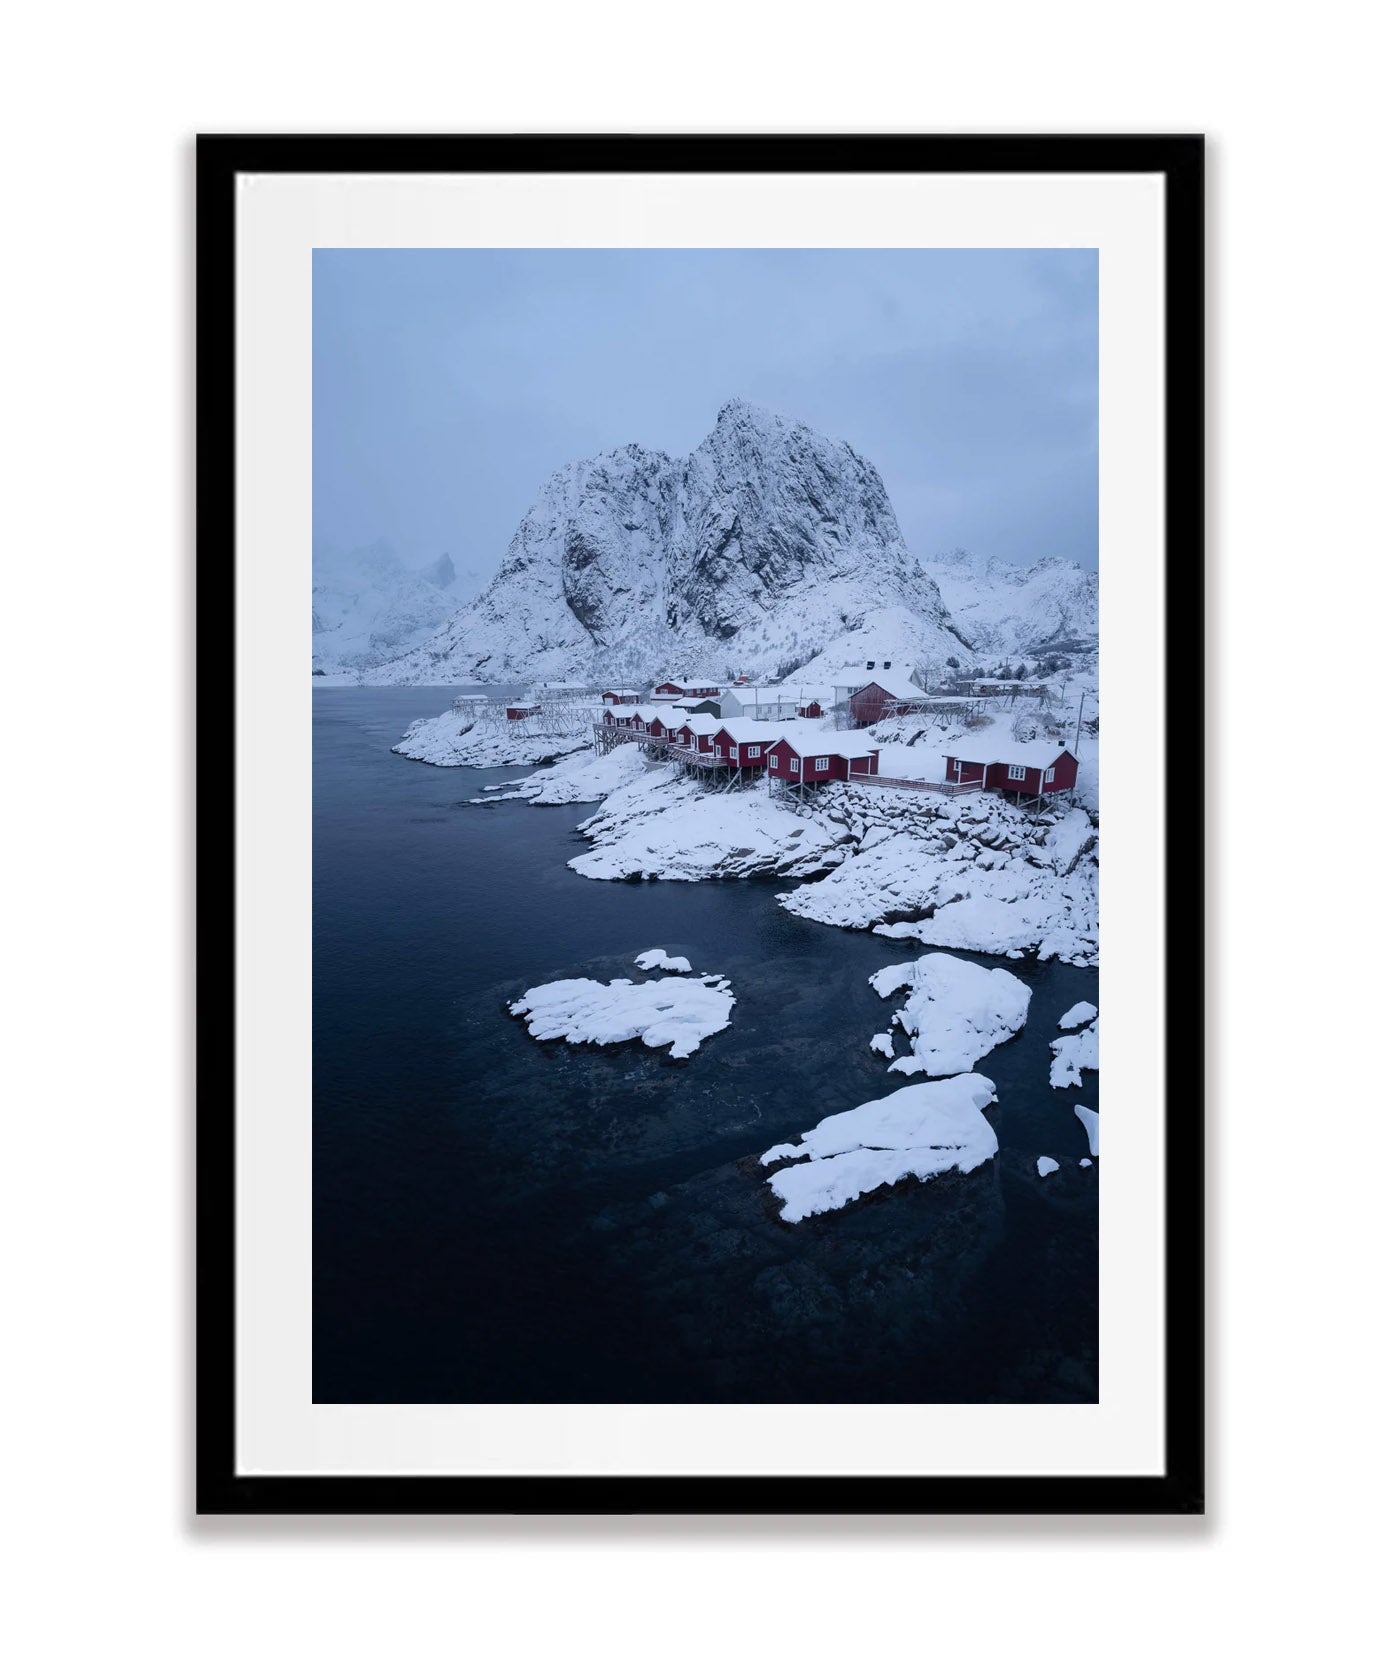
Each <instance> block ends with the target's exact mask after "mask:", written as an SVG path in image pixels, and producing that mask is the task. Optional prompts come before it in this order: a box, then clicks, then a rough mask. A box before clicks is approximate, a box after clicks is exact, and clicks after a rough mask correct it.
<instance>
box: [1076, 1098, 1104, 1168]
mask: <svg viewBox="0 0 1400 1680" xmlns="http://www.w3.org/2000/svg"><path fill="white" fill-rule="evenodd" d="M1074 1112H1075V1115H1076V1116H1077V1118H1078V1120H1079V1123H1080V1125H1082V1126H1083V1128H1084V1131H1085V1134H1086V1135H1087V1137H1088V1139H1089V1153H1090V1154H1091V1155H1097V1154H1098V1152H1099V1116H1098V1110H1097V1109H1093V1108H1081V1107H1080V1105H1079V1104H1078V1103H1076V1104H1075V1105H1074ZM1079 1164H1080V1166H1081V1167H1082V1166H1084V1165H1085V1164H1086V1163H1085V1162H1083V1161H1081V1162H1080V1163H1079Z"/></svg>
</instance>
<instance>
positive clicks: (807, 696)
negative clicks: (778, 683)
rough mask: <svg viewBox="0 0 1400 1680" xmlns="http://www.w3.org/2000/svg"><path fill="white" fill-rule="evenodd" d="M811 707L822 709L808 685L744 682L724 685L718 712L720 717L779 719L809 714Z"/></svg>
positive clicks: (817, 698)
mask: <svg viewBox="0 0 1400 1680" xmlns="http://www.w3.org/2000/svg"><path fill="white" fill-rule="evenodd" d="M812 706H817V707H819V708H821V709H822V710H825V707H824V706H823V704H822V698H821V696H820V695H818V694H815V693H813V691H812V690H811V689H810V688H766V687H758V686H756V685H754V684H752V683H745V684H744V685H743V686H742V687H737V688H726V689H725V690H724V692H723V693H722V694H721V695H720V697H719V715H720V716H721V717H722V718H730V717H747V718H755V719H759V720H763V719H769V720H772V719H778V720H779V721H781V720H782V719H784V718H795V717H798V716H799V715H801V714H803V713H804V712H806V713H808V715H810V712H809V708H810V707H812Z"/></svg>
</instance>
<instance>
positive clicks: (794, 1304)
mask: <svg viewBox="0 0 1400 1680" xmlns="http://www.w3.org/2000/svg"><path fill="white" fill-rule="evenodd" d="M452 693H453V691H452V690H422V689H419V690H405V689H389V690H383V689H378V690H377V689H330V690H323V691H321V692H319V693H317V694H316V695H315V697H314V706H315V732H314V740H315V817H316V822H315V916H314V939H315V1027H314V1038H315V1094H316V1102H315V1134H314V1144H315V1181H314V1193H315V1222H314V1234H315V1296H314V1301H315V1323H314V1332H315V1334H314V1345H315V1372H314V1391H315V1398H316V1400H318V1401H322V1402H334V1401H398V1402H403V1401H420V1402H429V1401H437V1402H443V1401H474V1400H496V1401H501V1400H505V1401H510V1400H514V1401H551V1400H554V1401H579V1400H594V1401H629V1400H631V1401H640V1400H677V1401H682V1400H733V1401H741V1400H760V1401H762V1400H782V1401H792V1400H798V1401H801V1400H809V1401H818V1400H850V1401H855V1400H864V1399H869V1400H900V1401H918V1400H925V1401H976V1400H999V1401H1072V1402H1073V1401H1080V1402H1082V1401H1086V1400H1087V1401H1092V1400H1094V1399H1096V1398H1097V1340H1098V1313H1097V1280H1098V1262H1097V1217H1098V1168H1097V1166H1095V1167H1093V1168H1091V1169H1087V1170H1081V1169H1080V1168H1079V1167H1078V1166H1077V1165H1076V1163H1077V1161H1078V1160H1079V1158H1080V1157H1081V1156H1082V1155H1083V1153H1084V1134H1083V1130H1082V1128H1081V1127H1080V1125H1079V1123H1078V1121H1077V1120H1076V1119H1075V1118H1074V1103H1075V1102H1076V1101H1080V1102H1087V1103H1088V1104H1089V1105H1090V1106H1091V1107H1097V1104H1098V1096H1097V1078H1096V1076H1095V1075H1093V1074H1088V1075H1086V1076H1085V1077H1086V1087H1085V1090H1084V1091H1083V1092H1080V1091H1052V1090H1051V1088H1050V1085H1049V1078H1048V1076H1049V1049H1048V1041H1049V1040H1050V1039H1051V1038H1053V1037H1055V1036H1056V1033H1057V1028H1056V1024H1055V1023H1056V1022H1057V1020H1058V1019H1059V1016H1060V1015H1061V1014H1062V1013H1063V1012H1064V1011H1065V1010H1066V1009H1067V1008H1068V1007H1069V1006H1070V1005H1071V1004H1073V1003H1076V1002H1078V1001H1079V1000H1080V999H1081V998H1085V997H1087V998H1090V999H1092V1000H1094V1001H1097V986H1098V974H1097V971H1096V970H1092V969H1091V970H1084V969H1068V968H1064V967H1063V966H1061V965H1059V964H1055V963H1050V964H1044V965H1042V964H1039V963H1029V962H1017V963H1009V962H1008V963H1005V964H1004V966H1006V967H1009V968H1011V969H1013V971H1014V972H1015V973H1017V974H1018V975H1019V976H1020V977H1021V978H1022V979H1024V980H1026V981H1027V982H1028V983H1029V984H1030V985H1031V987H1032V988H1033V992H1034V996H1033V1000H1032V1004H1031V1012H1030V1019H1029V1021H1028V1023H1027V1026H1026V1029H1025V1031H1024V1032H1023V1033H1022V1034H1021V1035H1020V1036H1019V1037H1018V1038H1016V1039H1015V1040H1013V1041H1012V1042H1011V1043H1009V1044H1006V1045H1003V1046H1000V1047H999V1048H998V1049H996V1050H994V1051H993V1052H992V1053H991V1055H989V1056H987V1057H986V1058H985V1059H984V1060H983V1061H982V1062H980V1063H979V1064H978V1069H979V1071H980V1072H985V1073H986V1074H988V1075H989V1076H990V1077H991V1078H992V1079H993V1080H995V1082H996V1085H997V1090H998V1096H999V1099H1000V1100H999V1102H998V1104H997V1105H996V1106H994V1107H993V1108H991V1109H990V1110H989V1111H988V1118H989V1119H990V1120H991V1121H992V1123H993V1125H994V1126H995V1128H996V1130H997V1133H998V1136H999V1139H1000V1142H1001V1152H1000V1154H999V1155H998V1157H997V1158H996V1160H995V1162H993V1163H991V1164H990V1165H989V1166H987V1167H984V1168H982V1169H980V1170H979V1171H978V1172H976V1173H974V1174H973V1175H971V1176H970V1177H969V1178H966V1179H962V1178H957V1177H947V1178H941V1179H938V1180H935V1181H932V1182H930V1183H928V1184H925V1185H915V1184H905V1185H901V1186H897V1187H895V1188H894V1189H892V1190H889V1191H886V1192H883V1193H881V1194H880V1195H878V1196H874V1197H870V1198H867V1199H866V1200H865V1201H863V1202H861V1203H859V1204H857V1205H856V1206H854V1207H852V1208H850V1209H847V1210H844V1211H842V1212H838V1213H835V1214H827V1215H824V1216H822V1217H820V1218H817V1219H810V1220H807V1221H804V1222H803V1223H802V1224H801V1225H798V1226H795V1227H794V1226H786V1225H783V1224H782V1223H781V1222H780V1221H779V1220H778V1219H777V1217H776V1202H775V1200H774V1198H773V1197H772V1196H771V1195H770V1194H769V1193H768V1192H767V1191H766V1190H765V1189H764V1188H763V1183H762V1179H763V1175H762V1173H760V1172H759V1170H758V1169H757V1167H756V1165H755V1163H754V1159H753V1158H754V1157H755V1156H756V1155H757V1154H759V1153H761V1152H762V1151H763V1150H764V1149H766V1148H768V1147H769V1146H770V1145H771V1144H773V1143H775V1142H777V1141H778V1140H780V1139H782V1138H785V1137H789V1136H791V1135H792V1134H794V1133H795V1132H797V1131H799V1130H801V1129H804V1128H805V1127H808V1126H810V1125H811V1124H813V1123H814V1122H815V1121H816V1120H818V1119H819V1118H820V1117H821V1116H822V1115H824V1114H830V1113H832V1112H834V1111H835V1110H837V1109H842V1108H848V1107H851V1106H853V1105H854V1104H856V1103H860V1102H865V1101H868V1100H869V1099H870V1098H872V1097H876V1096H881V1095H884V1094H885V1093H886V1092H887V1091H889V1090H890V1089H892V1088H893V1079H894V1077H895V1076H892V1075H890V1074H889V1073H888V1072H887V1071H886V1068H885V1064H884V1063H883V1061H882V1059H881V1058H879V1057H877V1056H875V1055H873V1054H872V1053H871V1052H870V1050H869V1048H868V1044H869V1039H870V1035H871V1034H872V1032H875V1031H877V1030H879V1029H880V1028H881V1027H883V1026H884V1025H885V1024H886V1023H887V1021H888V1017H889V1013H890V1009H891V1007H892V1004H891V1003H887V1002H882V1001H881V1000H880V999H879V998H877V997H876V995H875V993H874V992H873V991H872V990H871V989H870V987H869V986H868V985H867V984H866V981H867V978H868V976H869V975H870V974H871V973H873V972H874V970H875V969H876V968H879V967H882V966H884V965H885V964H886V963H888V962H891V961H902V960H905V958H907V957H908V956H912V955H914V954H915V948H913V947H910V946H906V945H903V944H901V945H897V946H893V947H892V946H891V944H890V943H889V942H888V941H886V940H882V939H877V938H876V937H875V936H874V935H871V934H861V933H850V932H845V931H841V930H838V929H834V928H826V927H821V926H819V925H817V924H815V923H811V922H805V921H802V920H800V919H799V918H797V917H794V916H789V915H788V914H786V913H785V912H784V911H783V910H782V909H781V908H779V907H778V906H777V905H776V904H775V903H774V902H773V895H774V891H775V890H780V889H775V886H774V884H773V883H771V882H698V883H670V882H646V883H612V882H597V881H585V880H583V879H582V878H581V877H579V876H577V875H575V874H574V873H573V872H572V871H571V870H568V869H566V868H565V867H564V860H565V859H566V858H569V857H572V856H576V855H577V854H578V853H579V852H581V851H583V850H584V849H585V843H584V842H583V841H581V840H580V838H579V837H578V835H577V834H576V833H575V832H574V829H575V825H576V824H577V823H578V822H579V821H580V820H582V818H583V817H584V816H585V815H586V814H587V812H588V810H589V809H590V808H589V807H584V806H564V807H554V808H546V807H540V808H536V807H531V806H525V805H520V804H514V803H508V804H503V805H488V806H469V805H464V804H463V803H462V802H463V801H464V800H466V799H468V798H470V797H471V795H472V794H474V793H476V792H478V791H479V790H480V789H481V788H482V787H483V786H485V785H486V784H488V783H492V782H498V781H502V780H504V779H506V778H508V777H509V776H510V775H512V774H519V773H520V772H512V771H508V770H486V771H479V770H438V769H433V768H431V767H429V766H425V765H421V764H413V763H410V762H408V761H407V760H405V759H402V758H400V757H398V756H397V755H396V754H393V753H391V752H389V751H388V748H389V747H390V746H391V745H392V744H393V742H394V741H396V740H397V739H398V738H399V735H400V734H401V733H402V730H403V727H404V726H405V724H406V723H407V722H408V721H410V720H411V719H412V718H414V717H419V716H423V715H425V714H428V713H431V712H437V711H441V710H443V709H444V708H445V706H446V705H447V704H448V703H449V702H450V700H451V698H452ZM650 945H664V946H665V947H666V949H667V950H668V951H671V952H673V953H679V954H680V955H683V956H687V957H689V958H690V959H691V961H692V962H693V963H694V965H695V969H696V972H704V971H709V972H720V973H723V974H725V975H727V976H728V977H729V979H730V981H731V982H732V984H733V988H734V993H735V997H736V999H737V1000H738V1001H737V1003H736V1006H735V1010H734V1015H733V1025H732V1026H731V1027H730V1028H729V1030H728V1031H726V1032H724V1033H721V1034H720V1035H719V1036H718V1037H716V1038H713V1039H710V1040H707V1041H706V1042H705V1043H704V1044H703V1045H702V1046H701V1048H700V1049H699V1050H698V1051H697V1052H696V1053H695V1054H694V1055H693V1056H692V1057H691V1058H690V1060H689V1061H688V1062H674V1061H672V1060H670V1059H669V1058H667V1057H666V1056H664V1055H663V1054H661V1053H658V1052H656V1051H650V1050H646V1049H644V1048H642V1047H640V1046H639V1045H636V1044H630V1045H622V1046H616V1047H613V1048H610V1049H598V1048H596V1047H580V1048H570V1047H569V1046H566V1045H563V1044H553V1045H540V1044H537V1043H535V1042H534V1041H533V1040H531V1039H530V1038H529V1037H528V1035H527V1034H526V1032H525V1029H524V1027H523V1026H522V1025H521V1023H520V1022H519V1021H516V1020H513V1019H511V1018H510V1017H509V1016H508V1015H507V1013H506V1010H505V1004H506V1002H507V1001H508V1000H509V999H511V998H514V997H517V996H518V995H519V994H520V992H521V991H523V990H524V989H525V988H526V987H528V986H532V985H537V984H539V983H540V982H541V981H544V980H549V979H555V978H559V977H562V976H565V975H588V976H591V977H593V978H596V979H600V980H606V979H610V978H613V977H615V976H619V975H627V976H629V977H630V978H641V974H640V971H639V970H637V969H635V968H634V967H633V966H632V958H633V957H634V956H635V955H636V953H637V952H638V951H640V950H642V949H643V948H645V947H646V946H650ZM978 960H981V959H978ZM989 960H990V959H989ZM1042 1154H1049V1155H1055V1156H1058V1157H1059V1158H1060V1160H1061V1162H1062V1163H1063V1165H1062V1170H1061V1171H1060V1172H1058V1173H1055V1174H1052V1175H1051V1176H1050V1178H1048V1179H1046V1180H1041V1179H1040V1178H1038V1176H1037V1174H1036V1171H1035V1159H1036V1157H1037V1156H1038V1155H1042Z"/></svg>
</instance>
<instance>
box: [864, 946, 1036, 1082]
mask: <svg viewBox="0 0 1400 1680" xmlns="http://www.w3.org/2000/svg"><path fill="white" fill-rule="evenodd" d="M870 984H871V985H872V986H873V987H874V988H875V991H876V992H877V993H878V995H879V996H880V997H882V998H887V997H890V996H892V995H893V993H895V992H897V991H907V992H908V994H909V996H908V1000H907V1001H906V1003H905V1005H904V1007H903V1008H902V1009H900V1010H898V1011H897V1012H896V1014H895V1017H894V1024H895V1025H896V1026H898V1027H901V1028H902V1029H903V1030H904V1032H905V1034H906V1035H907V1036H908V1039H909V1054H908V1055H907V1056H900V1057H899V1058H898V1059H897V1060H895V1061H892V1062H891V1063H890V1072H891V1073H903V1074H915V1073H926V1074H928V1075H929V1077H930V1078H932V1079H940V1078H944V1077H946V1076H947V1075H948V1074H952V1073H968V1072H970V1071H971V1069H972V1068H973V1066H974V1065H975V1064H976V1063H977V1062H979V1061H980V1060H981V1059H982V1057H983V1056H985V1055H986V1054H987V1052H988V1051H989V1050H992V1049H994V1048H995V1047H996V1046H997V1045H998V1044H1004V1043H1005V1042H1006V1040H1007V1039H1008V1038H1011V1037H1013V1036H1014V1035H1015V1034H1016V1033H1018V1032H1020V1030H1021V1028H1022V1027H1024V1026H1025V1024H1026V1012H1027V1010H1028V1009H1029V1007H1030V1001H1031V989H1030V987H1029V986H1028V985H1026V983H1025V982H1024V981H1022V980H1018V979H1017V978H1016V976H1015V975H1014V974H1008V973H1007V972H1006V970H1005V969H1004V968H982V967H980V966H979V965H978V964H977V963H973V962H968V961H967V960H966V958H963V957H950V956H948V955H946V954H945V953H943V952H941V951H940V952H933V953H931V954H930V955H928V956H926V957H918V958H916V959H915V961H913V962H909V963H894V964H893V965H891V966H890V967H889V968H882V969H881V970H880V971H879V973H877V974H872V975H871V976H870ZM885 1036H886V1037H889V1035H888V1034H886V1035H885Z"/></svg>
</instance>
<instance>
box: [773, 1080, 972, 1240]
mask: <svg viewBox="0 0 1400 1680" xmlns="http://www.w3.org/2000/svg"><path fill="white" fill-rule="evenodd" d="M995 1101H996V1086H995V1085H993V1084H992V1082H991V1080H990V1079H988V1078H986V1077H985V1076H984V1075H983V1074H980V1073H963V1074H958V1075H957V1076H956V1077H955V1078H952V1079H940V1080H937V1081H933V1082H929V1083H920V1084H918V1085H910V1086H907V1087H906V1088H905V1089H903V1090H900V1091H895V1092H893V1093H892V1094H891V1095H890V1096H888V1097H880V1098H877V1099H876V1100H875V1101H874V1102H868V1103H862V1104H861V1105H860V1107H859V1108H851V1109H846V1110H844V1111H843V1112H842V1113H840V1114H829V1115H828V1116H827V1117H826V1118H825V1119H824V1120H822V1121H820V1122H819V1123H818V1124H817V1125H816V1126H814V1127H813V1128H812V1130H811V1131H810V1132H804V1133H803V1134H802V1140H801V1142H800V1143H780V1144H778V1145H777V1146H776V1147H775V1148H773V1149H770V1150H769V1151H768V1152H767V1154H765V1155H763V1156H761V1157H760V1158H759V1162H760V1165H761V1166H771V1165H772V1163H773V1162H775V1161H784V1160H795V1161H797V1165H795V1166H791V1167H784V1168H782V1169H781V1170H780V1171H779V1172H775V1173H774V1174H773V1176H772V1177H771V1178H770V1179H769V1180H768V1188H769V1189H770V1190H771V1191H772V1192H773V1194H774V1195H775V1196H776V1197H777V1198H778V1200H779V1201H780V1202H781V1203H782V1210H781V1213H782V1218H783V1219H785V1220H786V1221H787V1222H788V1223H789V1224H796V1223H797V1221H798V1220H800V1219H806V1218H807V1217H808V1216H809V1215H810V1214H814V1213H829V1212H830V1211H831V1210H832V1209H834V1208H839V1207H844V1206H845V1205H846V1203H847V1202H853V1201H855V1200H857V1198H859V1197H860V1196H863V1195H865V1194H866V1193H867V1192H869V1191H871V1190H877V1189H879V1188H880V1187H881V1186H882V1185H886V1184H896V1183H898V1181H899V1180H900V1179H902V1178H917V1179H919V1180H920V1181H922V1180H924V1179H928V1178H934V1177H936V1176H937V1175H938V1174H939V1173H945V1172H951V1171H954V1170H956V1171H958V1172H961V1173H970V1172H972V1171H973V1169H974V1168H976V1167H980V1166H981V1165H982V1163H983V1162H984V1161H990V1160H991V1158H992V1156H993V1155H995V1154H996V1152H997V1137H996V1133H995V1132H994V1131H993V1130H992V1128H991V1127H990V1126H989V1125H988V1124H987V1121H986V1119H985V1118H984V1116H983V1114H982V1110H983V1109H984V1108H986V1107H987V1105H988V1104H989V1103H992V1102H995ZM804 1156H805V1157H807V1159H805V1160H803V1159H802V1157H804Z"/></svg>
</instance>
